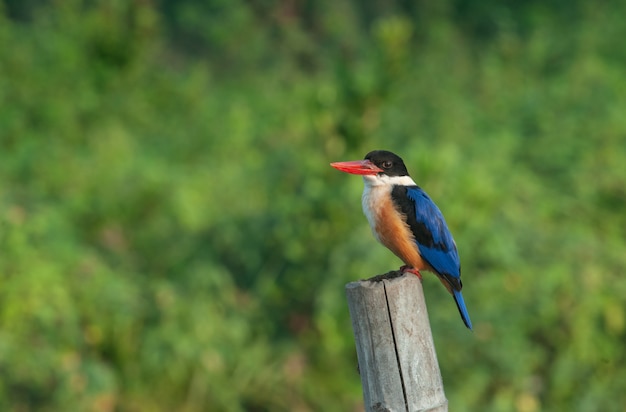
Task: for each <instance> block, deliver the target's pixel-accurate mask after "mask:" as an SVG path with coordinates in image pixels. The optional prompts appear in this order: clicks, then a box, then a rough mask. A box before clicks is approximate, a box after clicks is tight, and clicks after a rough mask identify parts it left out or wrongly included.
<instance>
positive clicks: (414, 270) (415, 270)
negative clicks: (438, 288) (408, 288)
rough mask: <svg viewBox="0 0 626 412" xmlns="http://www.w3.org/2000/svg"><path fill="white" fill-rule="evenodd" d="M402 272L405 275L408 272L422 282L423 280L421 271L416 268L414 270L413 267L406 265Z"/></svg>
mask: <svg viewBox="0 0 626 412" xmlns="http://www.w3.org/2000/svg"><path fill="white" fill-rule="evenodd" d="M400 271H402V272H405V273H406V272H409V273H412V274H414V275H415V276H417V277H418V278H420V280H422V274H421V273H420V271H419V270H417V269H415V268H412V267H410V266H408V265H404V266H402V267H400Z"/></svg>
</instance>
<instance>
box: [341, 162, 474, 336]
mask: <svg viewBox="0 0 626 412" xmlns="http://www.w3.org/2000/svg"><path fill="white" fill-rule="evenodd" d="M330 165H331V166H332V167H334V168H335V169H337V170H340V171H342V172H346V173H350V174H355V175H361V176H363V182H364V183H365V187H364V189H363V196H362V206H363V212H364V214H365V216H366V217H367V220H368V222H369V224H370V227H371V229H372V233H373V234H374V237H375V238H376V240H378V242H380V243H382V244H383V245H384V246H385V247H387V248H388V249H389V250H391V251H392V252H393V253H394V254H395V255H396V256H397V257H399V258H400V259H401V260H402V261H403V262H404V265H403V266H402V267H401V268H400V270H401V271H402V272H409V273H413V274H415V275H417V276H418V277H419V278H420V279H422V276H421V273H420V271H421V270H427V271H430V272H433V273H434V274H435V275H437V277H438V278H439V280H440V281H441V283H443V285H444V286H445V287H446V289H447V290H448V292H450V293H451V294H452V297H453V298H454V301H455V302H456V306H457V308H458V310H459V313H460V315H461V318H462V319H463V323H464V324H465V326H466V327H467V328H468V329H470V330H472V322H471V320H470V317H469V313H468V311H467V307H466V305H465V301H464V299H463V295H462V294H461V289H462V288H463V284H462V283H461V262H460V259H459V253H458V251H457V248H456V243H455V241H454V238H453V237H452V234H451V233H450V230H449V229H448V225H447V224H446V220H445V219H444V217H443V214H442V213H441V210H439V208H438V207H437V205H435V202H433V201H432V199H431V198H430V197H429V196H428V195H427V194H426V192H424V190H422V188H420V187H419V186H418V185H417V184H416V183H415V181H414V180H413V179H412V178H411V176H409V172H408V171H407V168H406V166H405V164H404V161H403V160H402V158H400V156H398V155H396V154H395V153H392V152H390V151H387V150H374V151H371V152H369V153H368V154H367V155H365V158H364V160H355V161H347V162H334V163H331V164H330Z"/></svg>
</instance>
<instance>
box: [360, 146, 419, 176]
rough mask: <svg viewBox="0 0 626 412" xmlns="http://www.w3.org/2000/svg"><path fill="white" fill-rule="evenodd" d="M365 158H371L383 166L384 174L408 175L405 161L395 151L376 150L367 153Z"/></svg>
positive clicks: (371, 160) (377, 164)
mask: <svg viewBox="0 0 626 412" xmlns="http://www.w3.org/2000/svg"><path fill="white" fill-rule="evenodd" d="M365 160H369V161H370V162H372V163H374V165H376V166H377V167H379V168H381V169H382V170H383V171H382V172H381V173H382V174H385V175H387V176H408V175H409V172H408V171H407V170H406V166H405V165H404V162H403V161H402V159H401V158H400V156H398V155H397V154H395V153H391V152H388V151H387V150H374V151H372V152H369V153H368V154H366V155H365Z"/></svg>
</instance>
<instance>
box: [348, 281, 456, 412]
mask: <svg viewBox="0 0 626 412" xmlns="http://www.w3.org/2000/svg"><path fill="white" fill-rule="evenodd" d="M346 294H347V296H348V306H349V308H350V317H351V318H352V328H353V330H354V338H355V341H356V350H357V356H358V359H359V372H360V374H361V382H362V384H363V398H364V400H365V410H366V411H367V412H383V411H388V412H418V411H420V412H426V411H429V412H447V411H448V401H447V399H446V396H445V393H444V391H443V381H442V379H441V372H440V371H439V364H438V363H437V355H436V353H435V345H434V343H433V337H432V333H431V330H430V322H429V321H428V312H427V311H426V303H425V301H424V293H423V290H422V282H421V281H420V279H419V278H418V277H417V276H415V275H413V274H404V275H402V274H401V273H400V272H389V273H388V274H386V275H382V276H377V277H375V278H372V279H370V280H362V281H360V282H352V283H349V284H347V285H346Z"/></svg>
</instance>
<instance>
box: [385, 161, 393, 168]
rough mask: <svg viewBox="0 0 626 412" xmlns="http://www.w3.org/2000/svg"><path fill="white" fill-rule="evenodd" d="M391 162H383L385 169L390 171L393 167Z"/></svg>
mask: <svg viewBox="0 0 626 412" xmlns="http://www.w3.org/2000/svg"><path fill="white" fill-rule="evenodd" d="M391 164H392V163H391V162H390V161H389V160H385V161H384V162H383V169H389V168H390V167H391Z"/></svg>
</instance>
